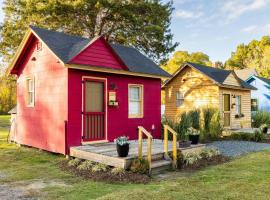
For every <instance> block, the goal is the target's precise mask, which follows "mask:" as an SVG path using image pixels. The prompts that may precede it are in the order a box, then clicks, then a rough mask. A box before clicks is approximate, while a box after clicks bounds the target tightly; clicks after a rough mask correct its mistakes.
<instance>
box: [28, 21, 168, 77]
mask: <svg viewBox="0 0 270 200" xmlns="http://www.w3.org/2000/svg"><path fill="white" fill-rule="evenodd" d="M30 28H31V29H32V30H33V31H34V32H35V33H36V34H37V35H38V36H39V37H40V38H41V39H42V41H43V42H45V43H46V45H47V46H48V47H49V48H50V49H51V50H52V51H53V52H54V53H55V54H56V55H57V56H58V57H59V58H60V59H61V60H62V61H63V62H64V63H68V62H69V61H70V60H71V59H72V58H73V57H74V56H76V55H77V54H78V53H79V52H80V51H81V50H82V49H83V48H85V47H86V45H87V44H89V43H90V42H91V40H90V39H87V38H83V37H78V36H71V35H67V34H65V33H62V32H56V31H51V30H47V29H43V28H39V27H35V26H30ZM110 45H111V47H112V49H113V50H114V51H115V52H116V53H117V54H118V56H119V57H120V59H121V60H122V61H123V62H124V64H125V65H126V66H127V68H128V70H129V71H130V72H138V73H146V74H151V75H158V76H166V77H170V74H169V73H167V72H166V71H164V70H163V69H161V68H160V67H159V66H158V65H157V64H155V63H154V62H153V61H152V60H150V59H149V58H147V57H146V56H145V55H143V54H142V53H140V52H139V51H138V50H137V49H135V48H133V47H127V46H123V45H120V44H110Z"/></svg>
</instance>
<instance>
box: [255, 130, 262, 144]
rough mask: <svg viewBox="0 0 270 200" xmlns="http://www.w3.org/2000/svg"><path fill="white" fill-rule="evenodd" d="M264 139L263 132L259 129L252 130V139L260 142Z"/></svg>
mask: <svg viewBox="0 0 270 200" xmlns="http://www.w3.org/2000/svg"><path fill="white" fill-rule="evenodd" d="M263 140H264V133H263V132H262V131H261V130H256V131H255V132H254V141H255V142H262V141H263Z"/></svg>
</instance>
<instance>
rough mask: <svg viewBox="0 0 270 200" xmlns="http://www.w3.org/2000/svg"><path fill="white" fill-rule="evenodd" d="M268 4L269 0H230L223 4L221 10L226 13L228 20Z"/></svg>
mask: <svg viewBox="0 0 270 200" xmlns="http://www.w3.org/2000/svg"><path fill="white" fill-rule="evenodd" d="M267 4H269V0H252V1H245V3H244V2H243V1H242V0H230V1H227V2H226V3H225V4H224V5H223V8H222V10H223V12H224V13H226V14H227V18H228V20H232V19H236V18H238V17H239V16H241V15H243V14H244V13H247V12H251V11H255V10H258V9H261V8H264V7H265V6H266V5H267Z"/></svg>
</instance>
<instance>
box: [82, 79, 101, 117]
mask: <svg viewBox="0 0 270 200" xmlns="http://www.w3.org/2000/svg"><path fill="white" fill-rule="evenodd" d="M103 89H104V83H102V82H91V81H86V82H85V112H103V111H104V96H103V95H104V91H103Z"/></svg>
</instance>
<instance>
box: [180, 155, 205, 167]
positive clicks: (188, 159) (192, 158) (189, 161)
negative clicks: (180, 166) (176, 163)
mask: <svg viewBox="0 0 270 200" xmlns="http://www.w3.org/2000/svg"><path fill="white" fill-rule="evenodd" d="M200 159H202V157H201V155H200V153H197V152H194V153H184V154H183V161H184V164H185V165H193V164H195V163H197V162H198V161H199V160H200Z"/></svg>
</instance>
